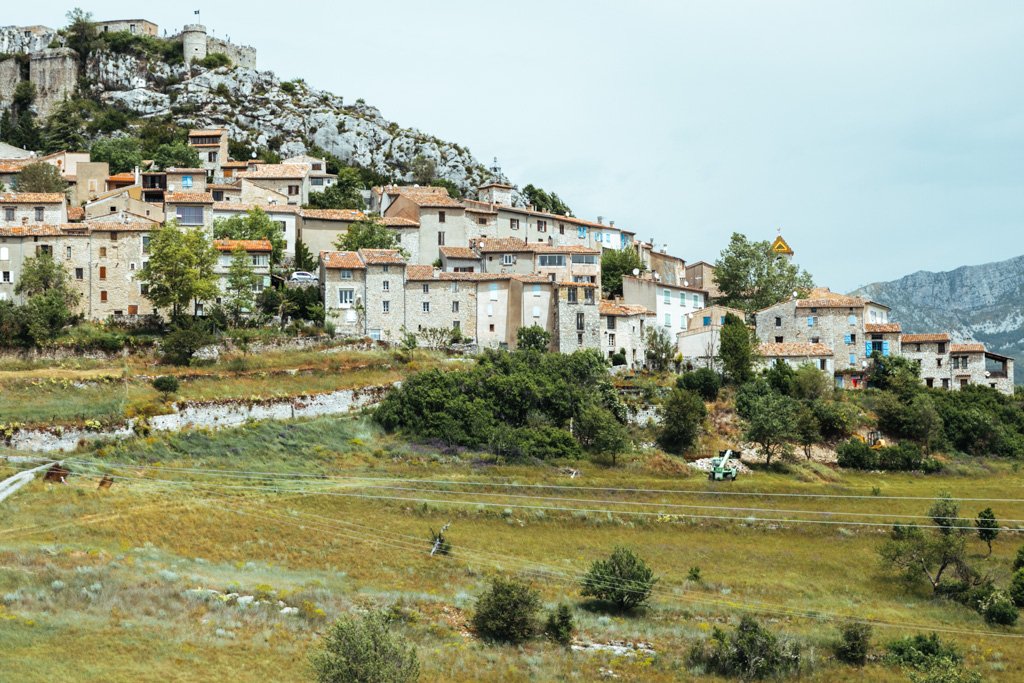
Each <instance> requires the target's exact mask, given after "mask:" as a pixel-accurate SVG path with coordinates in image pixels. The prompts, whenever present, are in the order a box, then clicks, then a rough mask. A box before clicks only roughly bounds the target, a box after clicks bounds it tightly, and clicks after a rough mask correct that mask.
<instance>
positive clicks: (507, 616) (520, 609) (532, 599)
mask: <svg viewBox="0 0 1024 683" xmlns="http://www.w3.org/2000/svg"><path fill="white" fill-rule="evenodd" d="M538 611H540V595H539V594H538V593H537V591H535V590H534V589H532V588H530V586H528V585H526V584H525V583H522V582H521V581H516V580H515V579H503V578H501V577H497V578H495V579H494V580H493V581H491V585H490V587H489V588H488V589H487V590H486V591H485V592H484V594H483V595H481V596H480V598H479V599H477V601H476V610H475V611H474V612H473V627H474V628H475V629H476V632H477V633H478V634H480V637H482V638H483V639H485V640H492V641H496V642H502V643H511V644H513V645H517V644H519V643H523V642H525V641H527V640H529V639H530V638H533V637H534V636H535V635H536V634H537V627H538V624H537V612H538Z"/></svg>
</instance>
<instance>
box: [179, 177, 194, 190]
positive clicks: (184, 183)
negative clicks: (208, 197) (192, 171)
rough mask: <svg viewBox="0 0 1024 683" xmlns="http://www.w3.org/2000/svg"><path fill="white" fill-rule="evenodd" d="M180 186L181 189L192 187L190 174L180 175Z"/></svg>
mask: <svg viewBox="0 0 1024 683" xmlns="http://www.w3.org/2000/svg"><path fill="white" fill-rule="evenodd" d="M181 188H182V189H183V190H190V189H192V176H190V175H183V176H181Z"/></svg>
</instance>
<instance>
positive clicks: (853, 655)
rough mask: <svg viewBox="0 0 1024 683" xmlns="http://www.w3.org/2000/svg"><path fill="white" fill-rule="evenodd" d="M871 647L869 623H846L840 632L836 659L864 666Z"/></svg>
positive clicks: (836, 647)
mask: <svg viewBox="0 0 1024 683" xmlns="http://www.w3.org/2000/svg"><path fill="white" fill-rule="evenodd" d="M870 649H871V626H870V625H869V624H859V623H853V624H846V625H845V626H843V627H842V629H841V630H840V633H839V642H838V643H836V645H835V651H836V659H838V660H839V661H841V662H845V663H847V664H852V665H854V666H864V662H866V661H867V658H868V650H870Z"/></svg>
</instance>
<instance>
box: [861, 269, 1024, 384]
mask: <svg viewBox="0 0 1024 683" xmlns="http://www.w3.org/2000/svg"><path fill="white" fill-rule="evenodd" d="M853 294H856V295H858V296H865V297H868V298H869V299H873V300H874V301H878V302H880V303H883V304H885V305H887V306H891V307H892V309H893V310H892V317H893V318H894V319H896V320H899V321H900V322H901V323H902V325H903V331H904V332H910V333H916V332H936V331H949V332H950V333H951V334H952V335H953V337H954V338H955V339H957V340H964V341H966V340H976V341H980V342H984V343H985V345H986V346H987V347H988V348H989V349H990V350H992V351H995V352H996V353H1002V354H1005V355H1007V356H1013V357H1014V360H1015V363H1014V368H1015V373H1016V376H1015V378H1014V379H1015V381H1016V383H1018V384H1021V383H1024V256H1018V257H1016V258H1012V259H1009V260H1007V261H999V262H997V263H986V264H984V265H980V266H963V267H961V268H957V269H956V270H951V271H948V272H945V273H931V272H927V271H919V272H917V273H913V274H911V275H907V276H906V277H902V278H900V279H899V280H893V281H892V282H875V283H872V284H870V285H867V286H866V287H862V288H860V289H858V290H857V291H855V292H853Z"/></svg>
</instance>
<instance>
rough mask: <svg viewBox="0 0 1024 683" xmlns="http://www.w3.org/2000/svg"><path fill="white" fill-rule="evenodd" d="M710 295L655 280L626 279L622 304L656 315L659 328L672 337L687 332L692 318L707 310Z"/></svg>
mask: <svg viewBox="0 0 1024 683" xmlns="http://www.w3.org/2000/svg"><path fill="white" fill-rule="evenodd" d="M707 299H708V293H707V292H705V291H704V290H701V289H697V288H695V287H685V286H682V285H673V284H668V283H665V282H662V281H660V280H655V279H654V278H653V277H652V276H648V277H633V276H632V275H624V276H623V277H622V301H623V302H624V303H627V304H632V305H637V306H644V307H646V308H648V309H649V310H652V311H654V313H655V316H656V317H657V324H658V325H659V326H661V327H662V328H664V330H665V331H666V332H668V333H669V336H673V337H674V336H675V335H676V334H677V333H678V332H680V331H681V330H685V329H687V327H688V326H689V321H690V318H691V316H693V315H694V314H695V313H696V312H697V311H700V310H702V309H703V308H704V307H705V306H707Z"/></svg>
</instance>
